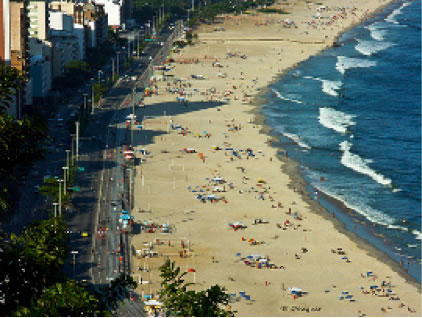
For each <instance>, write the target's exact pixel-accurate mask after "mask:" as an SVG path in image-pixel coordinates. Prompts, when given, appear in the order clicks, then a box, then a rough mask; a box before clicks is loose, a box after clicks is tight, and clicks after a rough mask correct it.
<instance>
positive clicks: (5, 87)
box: [0, 63, 24, 112]
mask: <svg viewBox="0 0 422 318" xmlns="http://www.w3.org/2000/svg"><path fill="white" fill-rule="evenodd" d="M23 80H24V78H23V76H22V75H21V73H20V72H19V71H18V70H17V69H16V68H14V67H10V66H7V65H4V64H1V63H0V112H5V111H6V110H7V109H8V108H9V105H10V102H11V101H12V100H13V98H12V96H13V95H14V94H15V91H17V90H20V89H21V83H22V82H23Z"/></svg>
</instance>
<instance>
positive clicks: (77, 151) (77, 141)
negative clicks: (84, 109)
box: [75, 121, 79, 161]
mask: <svg viewBox="0 0 422 318" xmlns="http://www.w3.org/2000/svg"><path fill="white" fill-rule="evenodd" d="M75 125H76V148H75V150H76V151H75V153H76V161H78V160H79V122H78V121H77V122H75Z"/></svg>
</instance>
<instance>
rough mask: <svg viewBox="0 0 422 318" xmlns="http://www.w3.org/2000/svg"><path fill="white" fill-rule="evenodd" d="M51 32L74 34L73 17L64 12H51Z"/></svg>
mask: <svg viewBox="0 0 422 318" xmlns="http://www.w3.org/2000/svg"><path fill="white" fill-rule="evenodd" d="M49 19H50V20H49V27H50V30H57V31H66V32H69V33H72V32H73V17H72V16H70V15H67V13H66V12H62V11H50V18H49Z"/></svg>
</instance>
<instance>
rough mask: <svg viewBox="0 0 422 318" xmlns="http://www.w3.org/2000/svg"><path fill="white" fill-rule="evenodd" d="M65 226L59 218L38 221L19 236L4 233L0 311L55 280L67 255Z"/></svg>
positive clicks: (10, 309) (0, 252)
mask: <svg viewBox="0 0 422 318" xmlns="http://www.w3.org/2000/svg"><path fill="white" fill-rule="evenodd" d="M65 230H66V225H65V223H64V222H63V221H62V220H61V219H57V220H54V219H49V220H45V221H41V222H38V223H36V224H34V225H32V226H30V227H28V228H26V229H24V230H23V232H22V234H21V235H15V234H11V235H10V236H9V235H6V234H3V235H2V237H1V239H2V240H1V241H2V243H1V245H0V268H1V271H0V300H1V301H0V312H3V313H8V314H9V315H11V314H12V313H13V312H14V311H15V310H16V309H17V308H18V307H19V306H27V305H29V302H30V300H31V298H33V297H37V296H39V295H40V294H41V292H42V291H43V289H44V287H45V286H49V285H50V284H52V283H54V282H55V281H56V280H57V279H58V278H59V277H60V273H59V271H58V269H59V267H60V266H61V264H63V259H64V256H65V255H66V240H67V235H66V233H65Z"/></svg>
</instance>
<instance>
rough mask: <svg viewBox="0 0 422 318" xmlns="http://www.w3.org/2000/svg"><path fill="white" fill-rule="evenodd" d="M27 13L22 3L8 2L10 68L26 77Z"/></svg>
mask: <svg viewBox="0 0 422 318" xmlns="http://www.w3.org/2000/svg"><path fill="white" fill-rule="evenodd" d="M26 24H27V12H26V6H25V3H24V2H10V25H12V26H13V27H11V28H10V53H11V66H12V67H14V68H16V69H18V70H19V71H21V72H22V74H23V75H24V76H25V77H26V76H27V71H28V70H27V68H28V57H29V52H28V49H29V47H28V31H27V28H26Z"/></svg>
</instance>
